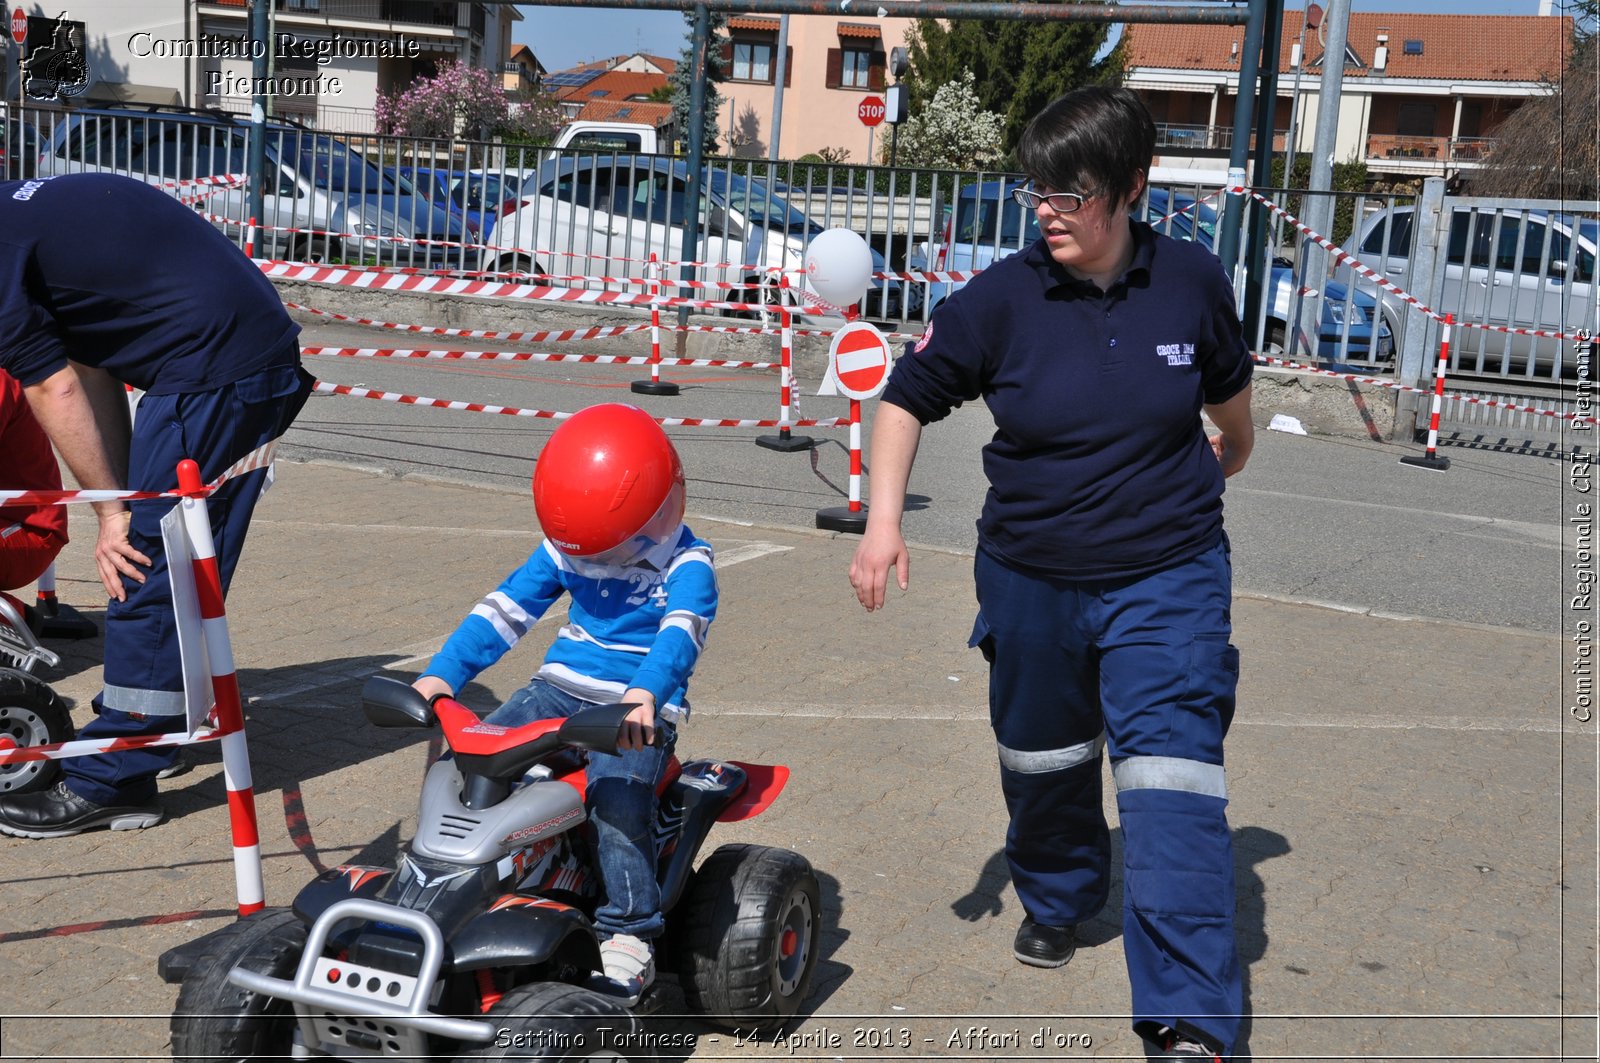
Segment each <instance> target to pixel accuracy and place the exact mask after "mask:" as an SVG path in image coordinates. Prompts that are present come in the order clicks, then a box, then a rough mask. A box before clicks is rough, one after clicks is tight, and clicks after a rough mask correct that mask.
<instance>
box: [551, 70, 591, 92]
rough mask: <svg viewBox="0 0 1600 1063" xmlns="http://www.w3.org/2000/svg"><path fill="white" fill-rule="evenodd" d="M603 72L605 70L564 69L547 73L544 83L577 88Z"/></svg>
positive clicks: (555, 86)
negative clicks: (555, 72)
mask: <svg viewBox="0 0 1600 1063" xmlns="http://www.w3.org/2000/svg"><path fill="white" fill-rule="evenodd" d="M603 73H605V71H603V70H563V71H561V72H560V73H557V74H546V75H545V79H544V83H545V84H546V85H547V86H550V87H552V88H563V89H565V88H577V87H579V86H580V85H587V84H588V83H589V82H591V81H593V80H594V79H595V78H597V77H599V76H600V75H601V74H603Z"/></svg>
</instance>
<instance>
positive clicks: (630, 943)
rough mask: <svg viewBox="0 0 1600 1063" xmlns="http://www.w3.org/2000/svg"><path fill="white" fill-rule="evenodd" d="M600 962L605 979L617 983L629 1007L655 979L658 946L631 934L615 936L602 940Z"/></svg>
mask: <svg viewBox="0 0 1600 1063" xmlns="http://www.w3.org/2000/svg"><path fill="white" fill-rule="evenodd" d="M600 963H601V966H602V967H603V969H604V973H605V976H606V980H607V981H610V982H612V983H614V984H615V985H616V987H617V990H618V992H619V994H620V995H622V996H625V997H627V998H628V1002H629V1003H630V1004H632V1003H635V1002H637V1001H638V999H639V997H640V996H642V995H643V994H644V991H645V990H646V989H648V988H649V987H650V983H651V982H654V981H655V980H656V950H655V946H653V945H651V944H650V942H648V941H645V940H643V939H641V938H636V937H634V936H633V935H632V934H614V935H612V936H611V937H609V938H607V939H606V940H604V941H602V942H601V943H600Z"/></svg>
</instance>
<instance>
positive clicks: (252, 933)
mask: <svg viewBox="0 0 1600 1063" xmlns="http://www.w3.org/2000/svg"><path fill="white" fill-rule="evenodd" d="M305 945H306V926H305V924H304V923H302V922H301V921H300V919H299V917H298V916H296V915H295V914H294V912H293V911H291V910H289V909H287V908H267V909H265V910H263V911H259V912H256V913H255V914H254V915H251V916H248V917H246V918H244V919H241V920H239V921H238V922H237V923H234V924H233V925H232V926H230V927H228V928H227V929H226V930H224V931H223V932H221V933H219V934H217V935H215V936H214V937H213V938H212V939H211V948H210V949H209V950H208V951H207V952H206V953H205V954H204V955H202V956H201V957H199V958H198V959H197V960H195V962H194V966H192V967H191V968H190V969H189V972H188V974H187V975H185V976H184V979H183V986H182V987H181V988H180V989H179V990H178V1003H177V1006H176V1007H175V1008H174V1009H173V1012H172V1024H171V1030H172V1058H173V1059H175V1060H179V1061H187V1063H201V1061H202V1060H203V1061H205V1063H217V1061H218V1060H239V1061H254V1060H257V1059H287V1058H288V1057H289V1052H290V1046H291V1043H292V1041H293V1039H294V1029H295V1017H294V1009H293V1006H292V1005H290V1003H289V1002H288V1001H287V1000H278V999H276V998H273V997H268V996H263V995H262V994H260V993H257V992H254V991H253V990H249V989H242V988H240V987H239V986H236V985H234V984H233V983H232V982H230V981H228V972H229V971H230V970H232V969H233V968H234V967H235V966H238V965H243V966H244V967H245V968H246V969H248V970H251V971H257V972H259V973H261V974H267V975H271V976H273V977H274V978H293V977H294V973H295V968H296V967H297V966H298V965H299V963H300V954H301V953H302V952H303V951H304V950H305Z"/></svg>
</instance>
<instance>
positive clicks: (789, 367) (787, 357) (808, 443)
mask: <svg viewBox="0 0 1600 1063" xmlns="http://www.w3.org/2000/svg"><path fill="white" fill-rule="evenodd" d="M789 295H790V292H789V274H788V273H781V274H779V276H778V336H779V339H778V351H779V358H778V366H779V368H778V434H777V435H775V436H757V437H756V446H758V447H766V448H767V449H768V450H777V451H783V452H785V453H787V452H789V451H795V450H810V449H811V448H812V447H814V446H816V445H817V441H816V440H815V439H812V438H811V437H810V436H797V435H792V434H790V431H789V427H790V425H791V424H793V422H794V411H793V409H792V407H793V405H794V316H793V315H792V314H790V313H789Z"/></svg>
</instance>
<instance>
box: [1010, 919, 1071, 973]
mask: <svg viewBox="0 0 1600 1063" xmlns="http://www.w3.org/2000/svg"><path fill="white" fill-rule="evenodd" d="M1011 948H1012V952H1013V954H1015V956H1016V957H1017V959H1019V960H1021V961H1022V962H1023V963H1025V964H1027V965H1028V966H1030V967H1061V966H1064V965H1065V964H1066V962H1067V961H1068V960H1070V959H1072V954H1073V953H1075V952H1077V951H1078V928H1077V927H1072V926H1046V925H1045V924H1043V923H1036V922H1034V921H1033V916H1031V915H1030V916H1027V917H1026V918H1024V919H1023V920H1022V928H1021V929H1020V930H1018V931H1017V940H1016V942H1015V944H1013V945H1012V947H1011Z"/></svg>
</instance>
